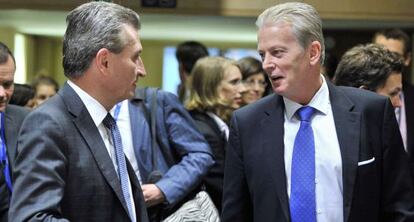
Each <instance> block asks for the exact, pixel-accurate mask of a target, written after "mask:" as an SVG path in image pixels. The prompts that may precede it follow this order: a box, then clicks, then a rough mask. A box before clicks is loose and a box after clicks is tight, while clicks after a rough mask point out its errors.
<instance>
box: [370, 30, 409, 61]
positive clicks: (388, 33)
mask: <svg viewBox="0 0 414 222" xmlns="http://www.w3.org/2000/svg"><path fill="white" fill-rule="evenodd" d="M378 36H384V37H385V38H386V39H395V40H400V41H402V42H403V44H404V55H403V56H407V54H408V53H410V52H411V41H410V37H409V36H408V35H407V33H405V32H404V31H403V30H401V29H397V28H393V29H383V30H380V31H378V32H376V33H375V34H374V38H373V41H375V39H376V38H377V37H378Z"/></svg>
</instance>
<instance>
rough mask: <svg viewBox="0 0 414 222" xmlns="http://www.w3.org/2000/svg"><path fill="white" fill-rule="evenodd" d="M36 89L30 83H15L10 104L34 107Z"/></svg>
mask: <svg viewBox="0 0 414 222" xmlns="http://www.w3.org/2000/svg"><path fill="white" fill-rule="evenodd" d="M34 96H35V91H34V89H33V87H32V86H30V85H28V84H19V83H15V84H14V92H13V95H12V97H11V99H10V102H9V103H10V104H13V105H17V106H24V107H27V108H33V107H34V105H35V100H34Z"/></svg>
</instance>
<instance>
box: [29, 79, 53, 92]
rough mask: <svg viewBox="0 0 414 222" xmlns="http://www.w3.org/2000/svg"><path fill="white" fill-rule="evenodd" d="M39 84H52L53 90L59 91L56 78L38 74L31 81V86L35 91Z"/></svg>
mask: <svg viewBox="0 0 414 222" xmlns="http://www.w3.org/2000/svg"><path fill="white" fill-rule="evenodd" d="M39 85H49V86H53V88H54V89H55V91H56V92H57V91H59V84H58V83H57V82H56V80H55V79H54V78H52V77H50V76H43V75H41V76H38V77H36V78H35V79H34V80H33V81H32V87H33V88H34V90H35V91H37V87H38V86H39Z"/></svg>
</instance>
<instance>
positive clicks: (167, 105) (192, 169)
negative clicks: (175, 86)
mask: <svg viewBox="0 0 414 222" xmlns="http://www.w3.org/2000/svg"><path fill="white" fill-rule="evenodd" d="M158 101H159V106H158V107H159V108H158V109H157V127H158V128H157V133H158V134H157V135H162V136H160V139H161V142H162V143H163V144H168V147H170V149H171V153H172V154H174V155H175V156H177V157H178V160H177V162H176V164H174V165H173V166H171V167H170V168H169V169H168V171H167V172H166V173H165V175H164V176H163V178H162V179H161V180H160V181H158V182H157V183H156V185H157V186H158V187H159V188H160V189H161V191H162V192H163V193H164V195H165V197H166V199H167V202H168V203H170V204H175V203H177V202H178V201H179V200H181V199H182V198H184V197H185V196H186V195H187V194H188V193H190V192H191V191H193V189H194V188H195V187H196V186H198V185H199V184H200V182H201V180H202V177H203V176H204V175H205V174H206V173H207V171H208V170H209V168H210V167H211V166H212V165H213V163H214V161H213V156H212V153H211V150H210V147H209V145H208V143H207V142H206V140H205V139H204V137H203V135H202V134H201V133H200V132H199V131H198V130H197V128H196V126H195V124H194V122H193V120H192V118H191V116H190V114H189V113H188V112H187V110H185V108H184V107H183V106H182V105H181V103H180V102H179V101H178V99H177V97H176V96H175V95H173V94H171V93H168V92H164V91H159V93H158ZM159 116H160V117H161V118H158V117H159Z"/></svg>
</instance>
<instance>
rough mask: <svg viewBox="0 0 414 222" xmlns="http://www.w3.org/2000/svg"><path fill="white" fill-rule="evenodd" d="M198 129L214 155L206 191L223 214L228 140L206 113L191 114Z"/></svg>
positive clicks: (206, 181)
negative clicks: (222, 203)
mask: <svg viewBox="0 0 414 222" xmlns="http://www.w3.org/2000/svg"><path fill="white" fill-rule="evenodd" d="M190 115H191V116H192V117H193V119H194V121H195V124H196V125H197V128H198V129H199V130H200V132H201V133H202V134H203V135H204V137H205V138H206V140H207V142H208V144H209V145H210V148H211V151H212V152H213V155H214V161H215V163H214V165H213V166H212V167H211V168H210V170H209V171H208V173H207V175H206V176H205V177H204V180H203V182H204V184H205V186H206V191H207V193H208V194H209V195H210V197H211V199H212V200H213V202H214V204H215V205H216V207H217V210H219V212H221V202H222V200H223V179H224V157H225V154H226V152H225V147H226V143H227V142H226V138H225V136H224V135H223V134H222V133H221V131H220V129H219V127H218V125H217V123H216V122H215V121H214V119H212V118H211V117H210V116H209V115H207V114H206V113H201V112H197V111H195V110H193V111H191V112H190Z"/></svg>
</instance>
